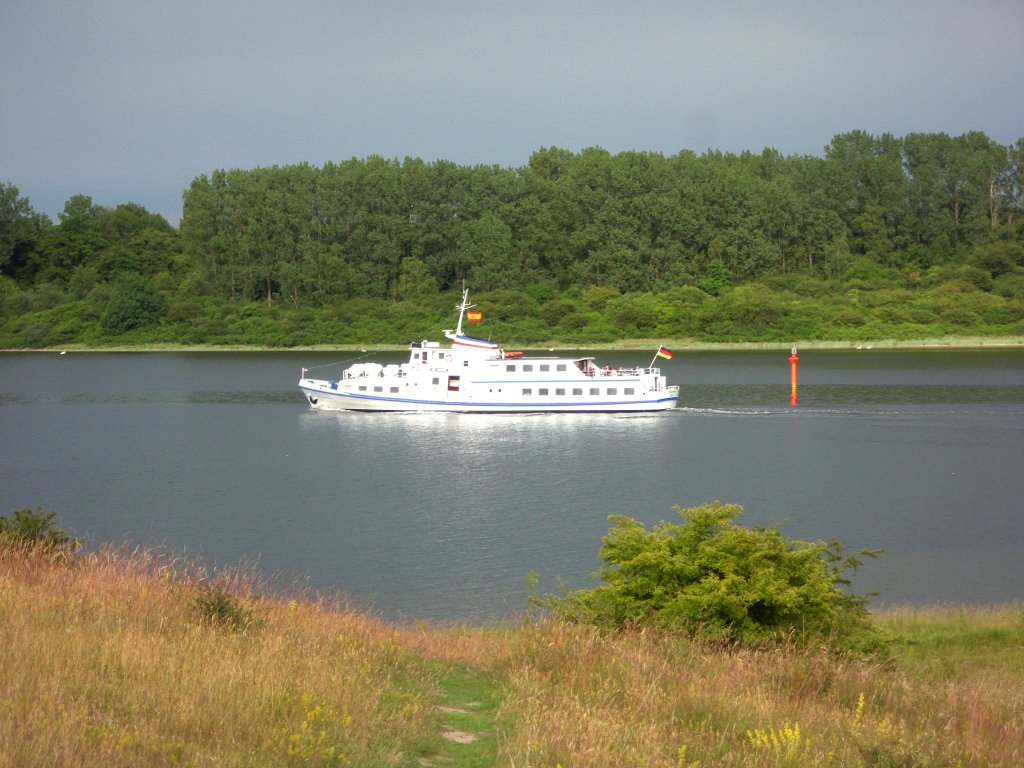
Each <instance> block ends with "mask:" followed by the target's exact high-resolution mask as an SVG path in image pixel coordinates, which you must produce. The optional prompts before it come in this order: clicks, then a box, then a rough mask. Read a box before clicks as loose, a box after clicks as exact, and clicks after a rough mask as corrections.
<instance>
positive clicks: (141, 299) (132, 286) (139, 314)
mask: <svg viewBox="0 0 1024 768" xmlns="http://www.w3.org/2000/svg"><path fill="white" fill-rule="evenodd" d="M166 312H167V302H166V300H165V299H164V297H163V296H162V295H161V294H160V293H158V292H157V290H156V289H155V288H154V287H153V285H152V283H150V282H149V281H148V280H146V279H145V278H144V277H142V276H141V275H136V274H134V273H131V272H129V273H125V274H123V275H121V276H120V277H119V278H118V279H117V280H116V281H115V282H114V284H113V286H112V287H111V292H110V298H109V300H108V301H107V306H106V308H105V309H104V310H103V314H102V315H101V317H100V324H101V325H102V326H103V327H104V328H106V329H107V330H110V331H116V332H119V333H123V332H125V331H131V330H133V329H135V328H142V327H145V326H148V325H152V324H154V323H156V322H158V321H159V320H160V319H161V318H162V317H163V316H164V315H165V314H166Z"/></svg>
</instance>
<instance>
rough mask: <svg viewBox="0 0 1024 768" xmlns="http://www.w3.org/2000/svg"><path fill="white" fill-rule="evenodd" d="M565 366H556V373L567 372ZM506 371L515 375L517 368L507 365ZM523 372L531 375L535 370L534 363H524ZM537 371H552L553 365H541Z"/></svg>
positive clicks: (559, 364) (557, 364) (561, 364)
mask: <svg viewBox="0 0 1024 768" xmlns="http://www.w3.org/2000/svg"><path fill="white" fill-rule="evenodd" d="M565 366H566V364H565V363H556V364H555V370H556V371H564V370H566V367H565ZM505 370H506V371H508V372H509V373H515V371H516V366H515V365H514V364H507V365H506V366H505ZM522 370H523V372H524V373H529V372H530V371H532V370H533V363H523V367H522ZM537 370H539V371H550V370H551V364H550V363H540V364H539V365H538V366H537Z"/></svg>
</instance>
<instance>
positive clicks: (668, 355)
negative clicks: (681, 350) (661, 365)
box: [658, 347, 672, 360]
mask: <svg viewBox="0 0 1024 768" xmlns="http://www.w3.org/2000/svg"><path fill="white" fill-rule="evenodd" d="M658 357H664V358H665V359H666V360H671V359H672V350H671V349H665V348H664V347H658Z"/></svg>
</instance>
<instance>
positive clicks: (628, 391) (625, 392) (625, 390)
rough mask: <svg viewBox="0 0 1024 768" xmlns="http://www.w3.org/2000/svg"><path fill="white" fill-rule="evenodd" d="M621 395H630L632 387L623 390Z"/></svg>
mask: <svg viewBox="0 0 1024 768" xmlns="http://www.w3.org/2000/svg"><path fill="white" fill-rule="evenodd" d="M622 394H624V395H632V394H633V388H632V387H626V388H625V389H623V390H622Z"/></svg>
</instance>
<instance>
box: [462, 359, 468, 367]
mask: <svg viewBox="0 0 1024 768" xmlns="http://www.w3.org/2000/svg"><path fill="white" fill-rule="evenodd" d="M468 365H469V360H463V361H462V367H463V368H466V367H467V366H468Z"/></svg>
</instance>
